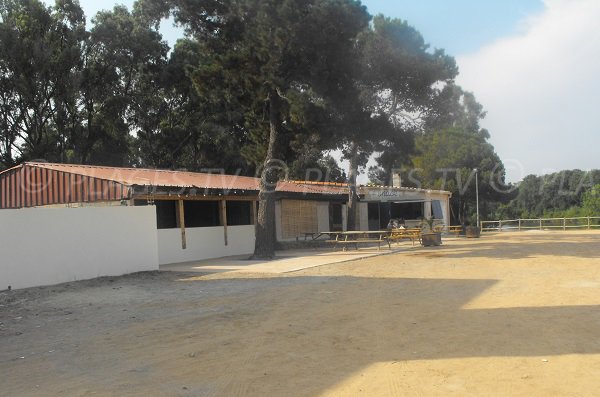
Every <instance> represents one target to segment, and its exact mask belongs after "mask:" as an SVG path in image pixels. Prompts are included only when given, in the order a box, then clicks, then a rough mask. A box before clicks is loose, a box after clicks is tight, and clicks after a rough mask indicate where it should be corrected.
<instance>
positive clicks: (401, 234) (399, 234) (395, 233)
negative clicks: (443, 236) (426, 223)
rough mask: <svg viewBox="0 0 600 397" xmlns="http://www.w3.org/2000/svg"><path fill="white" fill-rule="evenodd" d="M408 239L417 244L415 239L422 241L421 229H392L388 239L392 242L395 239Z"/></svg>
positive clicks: (397, 240)
mask: <svg viewBox="0 0 600 397" xmlns="http://www.w3.org/2000/svg"><path fill="white" fill-rule="evenodd" d="M405 239H408V240H410V241H412V244H413V245H415V240H419V243H421V229H392V231H391V232H390V235H389V236H388V237H387V240H388V241H389V242H390V243H391V242H393V241H396V242H399V241H402V240H405Z"/></svg>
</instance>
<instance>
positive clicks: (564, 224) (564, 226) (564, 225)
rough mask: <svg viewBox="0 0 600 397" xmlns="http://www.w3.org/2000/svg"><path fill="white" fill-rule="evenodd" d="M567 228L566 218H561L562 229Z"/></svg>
mask: <svg viewBox="0 0 600 397" xmlns="http://www.w3.org/2000/svg"><path fill="white" fill-rule="evenodd" d="M565 230H567V218H563V231H565Z"/></svg>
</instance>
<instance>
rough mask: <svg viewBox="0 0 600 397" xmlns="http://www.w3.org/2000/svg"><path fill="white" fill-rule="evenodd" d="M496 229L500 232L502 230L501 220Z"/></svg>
mask: <svg viewBox="0 0 600 397" xmlns="http://www.w3.org/2000/svg"><path fill="white" fill-rule="evenodd" d="M498 231H499V232H501V231H502V221H499V225H498Z"/></svg>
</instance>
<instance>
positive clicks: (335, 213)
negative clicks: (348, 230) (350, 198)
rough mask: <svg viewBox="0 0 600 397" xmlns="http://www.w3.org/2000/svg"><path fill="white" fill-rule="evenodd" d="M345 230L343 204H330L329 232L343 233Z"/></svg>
mask: <svg viewBox="0 0 600 397" xmlns="http://www.w3.org/2000/svg"><path fill="white" fill-rule="evenodd" d="M343 229H344V225H343V221H342V204H337V203H330V204H329V230H330V231H332V232H341V231H343Z"/></svg>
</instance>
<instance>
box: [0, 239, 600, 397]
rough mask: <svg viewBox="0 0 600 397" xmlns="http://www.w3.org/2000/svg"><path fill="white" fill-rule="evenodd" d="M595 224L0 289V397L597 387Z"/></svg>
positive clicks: (522, 392) (581, 390)
mask: <svg viewBox="0 0 600 397" xmlns="http://www.w3.org/2000/svg"><path fill="white" fill-rule="evenodd" d="M599 249H600V232H566V233H563V232H524V233H520V234H518V233H510V234H508V233H507V234H501V235H498V234H497V235H493V236H489V235H486V236H484V237H483V238H481V239H478V240H466V239H448V240H446V241H445V244H444V245H443V246H442V247H437V248H431V249H426V248H416V249H410V250H407V251H406V252H402V253H397V254H391V255H386V256H379V257H374V258H368V259H364V260H360V261H354V262H346V263H341V264H335V265H327V266H321V267H316V268H311V269H306V270H302V271H298V272H294V273H288V274H284V275H273V274H270V275H261V274H246V275H242V274H231V273H223V274H212V275H198V274H193V275H192V274H183V273H172V272H164V273H158V272H156V273H144V274H137V275H131V276H126V277H120V278H105V279H100V280H93V281H84V282H78V283H71V284H66V285H60V286H54V287H47V288H33V289H28V290H21V291H10V292H8V291H4V292H2V293H0V396H225V397H237V396H261V397H269V396H285V397H287V396H307V397H308V396H310V397H332V396H340V397H341V396H377V397H379V396H382V397H383V396H447V395H456V396H544V397H546V396H598V395H599V394H600V256H599Z"/></svg>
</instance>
